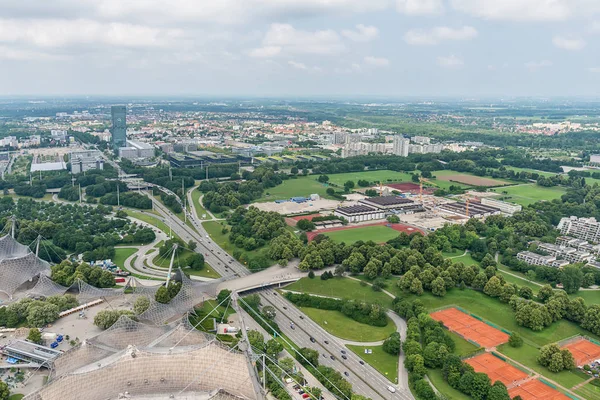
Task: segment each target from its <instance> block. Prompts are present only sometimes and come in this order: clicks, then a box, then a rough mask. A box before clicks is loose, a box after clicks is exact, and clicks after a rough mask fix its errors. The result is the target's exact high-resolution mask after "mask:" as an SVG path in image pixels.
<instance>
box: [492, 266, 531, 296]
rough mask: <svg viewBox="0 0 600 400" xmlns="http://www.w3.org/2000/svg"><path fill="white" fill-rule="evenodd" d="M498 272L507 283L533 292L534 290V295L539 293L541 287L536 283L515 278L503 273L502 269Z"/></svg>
mask: <svg viewBox="0 0 600 400" xmlns="http://www.w3.org/2000/svg"><path fill="white" fill-rule="evenodd" d="M498 272H499V273H500V274H501V275H502V276H503V277H504V279H505V280H506V282H508V283H515V284H517V285H519V286H527V287H528V288H531V290H533V293H537V292H538V290H540V288H541V286H539V285H536V284H535V283H533V282H531V281H528V280H525V279H522V278H519V277H516V276H513V275H509V274H507V273H506V272H504V271H502V270H501V269H499V270H498Z"/></svg>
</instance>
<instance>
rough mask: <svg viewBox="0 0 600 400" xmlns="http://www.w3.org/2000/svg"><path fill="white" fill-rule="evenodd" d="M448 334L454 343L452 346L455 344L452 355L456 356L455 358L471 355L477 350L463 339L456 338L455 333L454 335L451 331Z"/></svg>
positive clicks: (476, 347)
mask: <svg viewBox="0 0 600 400" xmlns="http://www.w3.org/2000/svg"><path fill="white" fill-rule="evenodd" d="M448 334H449V335H450V337H451V338H452V340H453V341H454V344H456V347H455V348H454V354H456V355H457V356H460V357H464V356H468V355H470V354H473V353H474V352H475V351H477V350H478V349H479V347H478V346H475V345H474V344H472V343H470V342H469V341H467V340H465V339H463V338H462V337H460V336H458V335H457V334H456V333H454V332H452V331H448Z"/></svg>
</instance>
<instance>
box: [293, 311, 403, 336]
mask: <svg viewBox="0 0 600 400" xmlns="http://www.w3.org/2000/svg"><path fill="white" fill-rule="evenodd" d="M300 309H301V310H302V312H304V313H305V314H306V315H308V317H309V318H310V319H312V320H313V321H315V322H316V323H317V324H319V326H321V328H323V329H325V330H326V331H327V332H329V333H330V334H332V335H333V336H335V337H339V338H340V339H344V340H352V341H355V342H378V341H380V340H385V339H386V338H387V337H388V336H390V335H391V334H392V333H394V332H396V325H395V324H394V322H393V321H392V320H390V319H389V318H388V323H387V325H386V326H372V325H367V324H362V323H360V322H356V321H354V320H353V319H351V318H349V317H347V316H345V315H344V314H342V313H341V312H339V311H331V310H320V309H318V308H311V307H300Z"/></svg>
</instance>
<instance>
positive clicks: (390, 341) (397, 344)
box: [382, 332, 402, 356]
mask: <svg viewBox="0 0 600 400" xmlns="http://www.w3.org/2000/svg"><path fill="white" fill-rule="evenodd" d="M401 347H402V343H401V341H400V334H399V333H398V332H394V333H392V334H391V335H390V336H389V337H388V338H387V339H386V340H385V341H384V342H383V347H382V348H383V351H385V352H386V353H388V354H392V355H394V356H397V355H399V354H400V348H401Z"/></svg>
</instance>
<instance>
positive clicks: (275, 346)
mask: <svg viewBox="0 0 600 400" xmlns="http://www.w3.org/2000/svg"><path fill="white" fill-rule="evenodd" d="M282 351H283V345H282V344H281V343H279V342H278V341H277V340H275V339H270V340H268V341H267V343H266V344H265V353H266V354H267V355H269V356H271V357H272V358H273V359H277V358H279V353H281V352H282Z"/></svg>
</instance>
